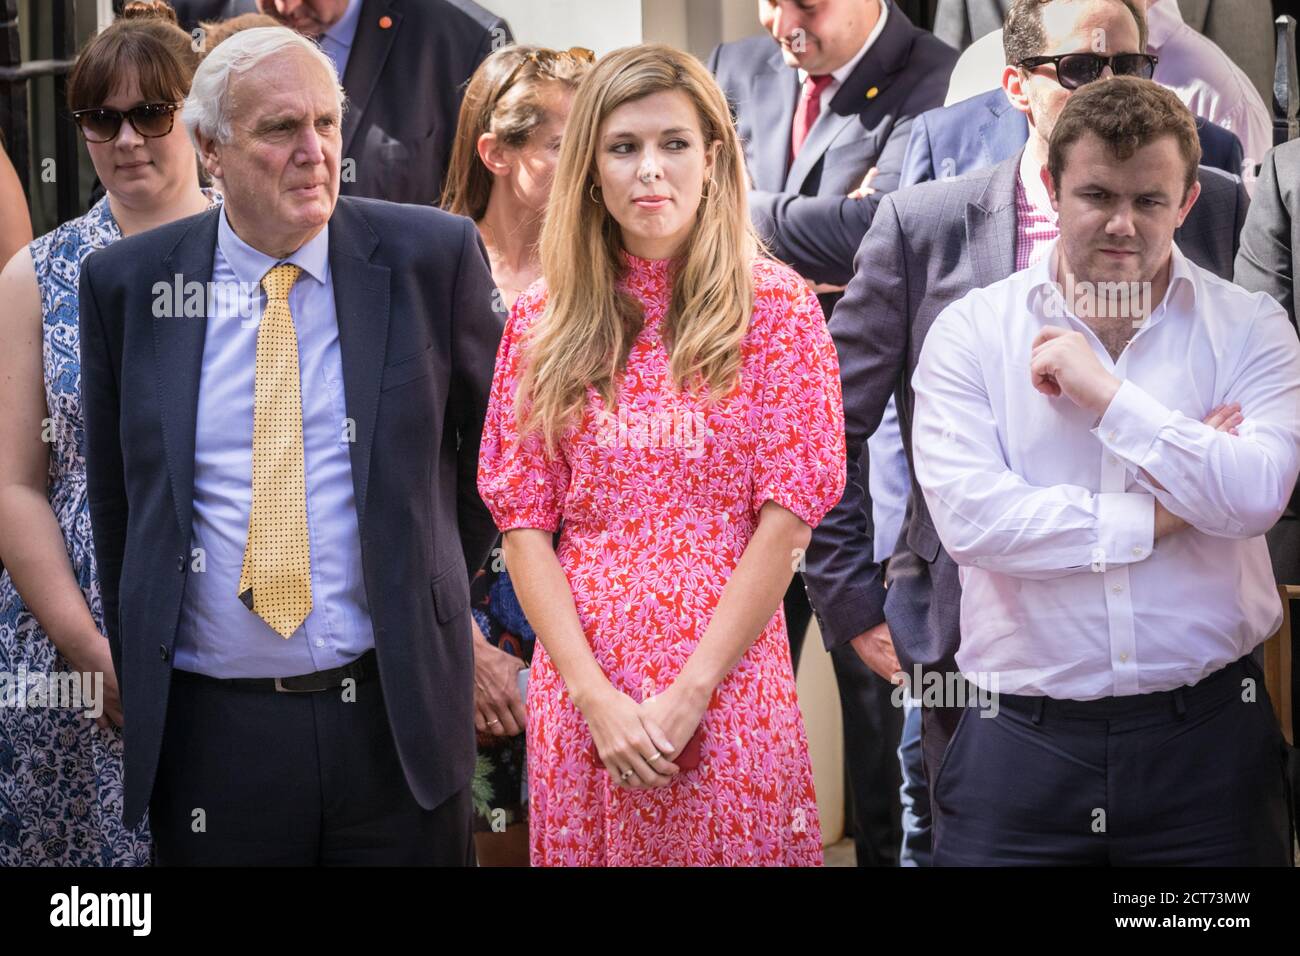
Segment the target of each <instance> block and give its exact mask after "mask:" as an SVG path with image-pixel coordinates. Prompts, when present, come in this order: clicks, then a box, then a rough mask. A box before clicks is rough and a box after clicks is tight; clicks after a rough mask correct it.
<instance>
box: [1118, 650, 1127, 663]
mask: <svg viewBox="0 0 1300 956" xmlns="http://www.w3.org/2000/svg"><path fill="white" fill-rule="evenodd" d="M1119 659H1120V663H1123V662H1124V661H1126V660H1128V651H1125V652H1124V653H1122V654H1120V655H1119Z"/></svg>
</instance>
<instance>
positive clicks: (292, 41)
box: [181, 27, 346, 149]
mask: <svg viewBox="0 0 1300 956" xmlns="http://www.w3.org/2000/svg"><path fill="white" fill-rule="evenodd" d="M294 46H296V47H301V48H302V49H304V50H306V51H307V52H308V53H310V54H311V55H312V56H313V57H315V58H316V60H317V62H319V63H320V64H321V65H322V66H324V67H325V69H326V70H328V71H329V76H330V80H331V81H332V82H333V84H334V88H335V90H336V92H337V94H338V98H339V112H340V113H342V111H343V106H344V103H345V102H346V99H345V96H344V93H343V86H342V85H341V84H340V83H339V75H338V71H337V70H336V69H334V61H333V60H331V59H330V58H329V57H328V56H326V55H325V54H324V53H323V52H322V51H321V48H320V47H319V46H317V45H316V44H315V43H313V42H312V41H311V40H309V39H307V38H306V37H304V36H302V35H301V34H299V33H296V32H295V31H293V30H290V29H289V28H288V27H253V28H251V29H248V30H240V31H239V32H238V33H233V34H231V35H230V36H229V37H227V38H226V39H225V40H222V41H221V42H220V43H218V44H217V45H216V46H215V47H213V48H212V50H211V51H210V52H209V53H208V54H207V55H206V56H205V57H204V58H203V60H202V61H201V62H200V63H199V67H198V69H197V70H195V71H194V80H193V81H192V82H191V83H190V95H189V96H187V97H185V108H184V109H183V110H182V112H181V120H182V121H183V122H184V123H185V128H186V130H188V131H189V134H190V142H192V143H193V144H194V148H195V149H198V148H199V139H198V137H199V134H200V133H201V134H202V135H204V136H206V137H209V138H211V139H215V140H217V142H219V143H228V142H230V137H231V135H232V133H233V129H232V127H231V116H230V81H231V78H232V77H233V76H235V75H238V74H241V73H246V72H248V71H249V70H251V69H252V68H253V67H255V66H257V65H258V64H259V63H261V62H262V61H263V60H265V59H266V58H267V57H269V56H271V55H272V54H274V53H277V52H279V51H280V50H283V49H285V48H286V47H294Z"/></svg>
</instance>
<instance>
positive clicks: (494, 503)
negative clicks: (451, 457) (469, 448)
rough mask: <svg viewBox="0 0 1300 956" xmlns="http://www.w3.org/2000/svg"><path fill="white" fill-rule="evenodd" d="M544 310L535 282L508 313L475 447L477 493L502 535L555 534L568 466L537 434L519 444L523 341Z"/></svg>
mask: <svg viewBox="0 0 1300 956" xmlns="http://www.w3.org/2000/svg"><path fill="white" fill-rule="evenodd" d="M545 307H546V296H545V288H544V286H543V284H542V283H541V282H540V281H539V282H537V283H535V284H534V285H533V286H532V287H531V288H529V289H528V290H527V291H526V292H524V293H523V294H522V295H521V296H520V297H519V298H518V299H517V300H516V301H515V305H514V308H513V309H511V312H510V318H509V319H508V320H507V322H506V328H505V333H504V335H502V337H501V345H500V348H499V349H498V350H497V360H496V368H495V370H494V372H493V375H492V394H491V398H490V400H489V402H488V411H487V418H486V420H485V421H484V424H483V441H482V443H481V444H480V446H479V459H478V490H479V495H480V496H481V497H482V498H483V502H484V504H486V505H487V507H488V510H489V511H490V512H491V513H492V519H493V520H494V521H495V522H496V525H497V528H498V529H499V530H501V531H509V530H511V529H513V528H538V529H541V530H543V531H550V532H552V533H554V532H555V531H556V530H558V529H559V526H560V516H561V511H562V509H563V505H564V498H565V493H566V491H567V490H568V486H569V466H568V463H567V462H566V461H565V460H564V458H563V456H562V455H561V456H560V457H558V458H555V457H551V456H550V455H548V454H547V452H546V446H545V443H544V442H543V441H542V437H541V435H540V433H538V432H536V431H534V432H532V433H530V434H529V435H528V437H527V438H526V439H524V440H523V441H520V438H519V425H518V416H517V414H516V401H517V398H518V394H517V393H518V387H519V379H520V377H521V374H522V371H523V369H522V367H521V364H520V362H521V358H522V352H523V338H524V334H525V333H526V331H527V329H528V328H529V326H531V325H532V323H533V321H535V320H536V319H537V318H538V317H539V316H540V315H541V314H542V311H543V310H544V309H545Z"/></svg>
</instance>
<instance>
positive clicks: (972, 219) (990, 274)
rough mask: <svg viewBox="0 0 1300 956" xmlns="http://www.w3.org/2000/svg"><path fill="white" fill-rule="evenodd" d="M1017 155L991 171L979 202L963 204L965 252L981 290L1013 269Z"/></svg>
mask: <svg viewBox="0 0 1300 956" xmlns="http://www.w3.org/2000/svg"><path fill="white" fill-rule="evenodd" d="M1019 169H1020V154H1019V153H1017V154H1016V155H1015V156H1014V157H1013V158H1011V159H1008V160H1007V161H1006V162H1003V163H1000V164H999V165H997V166H996V167H994V169H993V173H992V175H991V176H990V177H989V181H988V185H986V186H985V187H984V192H983V193H982V194H981V195H980V198H979V199H978V200H977V201H975V202H971V203H967V204H966V251H967V253H968V254H969V255H970V258H971V267H972V271H973V272H974V274H975V287H976V288H980V289H982V288H984V287H985V286H989V285H992V284H993V283H994V282H998V281H1000V280H1002V279H1005V278H1006V277H1007V276H1009V275H1011V273H1013V272H1014V271H1015V269H1016V177H1017V175H1019Z"/></svg>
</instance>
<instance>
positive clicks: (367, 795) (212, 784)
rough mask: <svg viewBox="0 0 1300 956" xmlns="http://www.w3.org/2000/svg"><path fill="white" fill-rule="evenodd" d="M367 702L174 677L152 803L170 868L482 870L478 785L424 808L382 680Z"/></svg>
mask: <svg viewBox="0 0 1300 956" xmlns="http://www.w3.org/2000/svg"><path fill="white" fill-rule="evenodd" d="M355 698H356V699H355V700H354V701H347V700H344V694H343V691H342V689H341V688H336V689H334V690H327V691H321V692H319V693H275V692H267V691H261V690H244V689H231V688H229V687H228V686H225V685H220V684H216V683H213V682H210V681H203V680H194V679H193V678H192V677H189V676H188V675H183V674H181V673H179V672H178V673H177V674H176V675H174V676H173V680H172V687H171V697H170V700H169V701H168V705H167V728H166V731H165V733H164V735H163V745H162V756H161V760H160V762H159V766H158V776H157V779H156V781H155V784H154V792H153V799H152V801H151V803H150V806H149V815H150V823H151V825H152V828H153V836H154V845H155V848H156V850H157V855H158V863H159V865H162V866H249V865H251V866H314V865H327V866H328V865H435V866H458V865H472V864H473V863H474V861H475V857H474V843H473V834H472V832H471V800H470V790H469V787H468V786H467V787H466V788H465V789H464V790H462V791H461V792H459V793H458V794H456V795H455V796H453V797H451V798H450V799H449V800H447V801H445V802H444V803H443V804H441V805H440V806H438V807H435V808H434V809H433V810H425V809H423V808H422V807H421V806H420V805H419V804H418V803H416V801H415V798H414V797H413V796H412V795H411V791H410V789H409V788H408V787H407V784H406V777H405V775H404V774H403V772H402V766H401V763H400V761H399V760H398V756H397V751H396V748H395V746H394V744H393V738H392V733H391V731H390V730H389V727H388V717H387V714H386V713H385V711H384V699H383V693H382V691H381V688H380V683H379V679H378V678H373V679H371V680H366V681H363V682H361V683H358V684H356V685H355Z"/></svg>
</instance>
